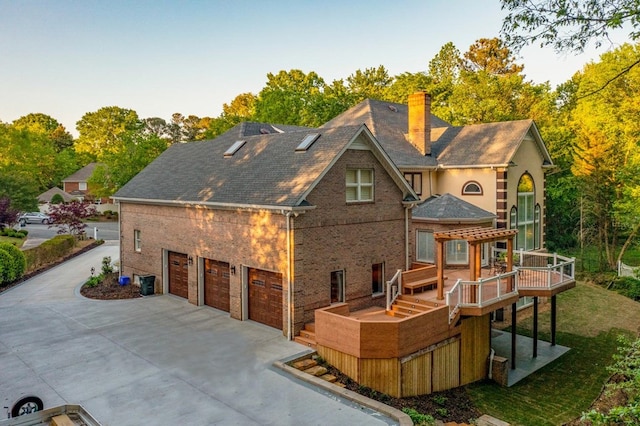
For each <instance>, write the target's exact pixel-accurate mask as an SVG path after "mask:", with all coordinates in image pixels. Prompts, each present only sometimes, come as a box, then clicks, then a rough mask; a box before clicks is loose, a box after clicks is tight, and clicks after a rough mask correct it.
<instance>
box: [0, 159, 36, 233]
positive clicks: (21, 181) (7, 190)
mask: <svg viewBox="0 0 640 426" xmlns="http://www.w3.org/2000/svg"><path fill="white" fill-rule="evenodd" d="M37 197H38V191H37V188H36V187H35V186H34V185H33V181H31V180H30V179H29V178H28V177H24V176H23V175H21V174H15V173H6V172H2V171H0V199H2V198H4V199H7V200H9V207H7V209H8V210H12V211H33V210H37V208H38V199H37ZM0 222H2V221H1V220H0ZM5 223H12V222H10V221H7V222H5Z"/></svg>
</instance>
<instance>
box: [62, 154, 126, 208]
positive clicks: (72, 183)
mask: <svg viewBox="0 0 640 426" xmlns="http://www.w3.org/2000/svg"><path fill="white" fill-rule="evenodd" d="M97 166H98V163H89V164H87V165H86V166H84V167H83V168H81V169H80V170H78V171H77V172H75V173H73V174H72V175H70V176H68V177H67V178H65V179H63V180H62V190H63V191H64V192H66V193H67V194H69V195H71V196H72V197H73V198H76V199H78V200H80V201H84V200H86V201H91V202H93V203H94V204H98V205H101V204H110V203H111V201H110V199H109V198H100V197H95V196H94V195H93V194H92V193H91V185H90V184H89V178H90V177H91V175H92V174H93V171H94V170H95V168H96V167H97ZM105 208H114V206H107V207H105ZM99 210H104V208H101V209H99Z"/></svg>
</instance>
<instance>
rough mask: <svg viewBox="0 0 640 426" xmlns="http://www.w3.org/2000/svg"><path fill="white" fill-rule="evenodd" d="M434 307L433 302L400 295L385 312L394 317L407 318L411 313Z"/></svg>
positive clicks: (414, 313) (418, 312) (425, 310)
mask: <svg viewBox="0 0 640 426" xmlns="http://www.w3.org/2000/svg"><path fill="white" fill-rule="evenodd" d="M434 307H435V305H434V304H433V302H428V301H426V300H421V299H418V298H416V297H413V296H410V295H400V296H398V298H397V299H396V300H395V301H394V302H393V305H391V310H388V311H387V312H386V314H387V315H389V316H392V317H396V318H408V317H410V316H412V315H416V314H421V313H423V312H427V311H430V310H431V309H433V308H434Z"/></svg>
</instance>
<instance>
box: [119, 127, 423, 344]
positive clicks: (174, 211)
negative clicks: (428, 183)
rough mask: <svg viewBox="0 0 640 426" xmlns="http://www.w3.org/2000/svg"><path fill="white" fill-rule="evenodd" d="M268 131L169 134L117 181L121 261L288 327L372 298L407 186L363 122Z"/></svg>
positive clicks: (404, 216)
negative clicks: (182, 138)
mask: <svg viewBox="0 0 640 426" xmlns="http://www.w3.org/2000/svg"><path fill="white" fill-rule="evenodd" d="M278 130H280V131H281V129H275V128H273V127H270V126H266V125H265V126H264V127H259V126H247V125H239V126H237V128H235V129H232V130H231V131H229V132H227V133H226V134H224V135H222V136H220V137H219V138H217V139H215V140H214V141H207V142H192V143H188V144H177V145H173V146H171V147H170V148H169V149H168V150H167V151H166V152H165V153H163V154H162V155H160V157H158V159H156V160H155V161H154V162H153V163H151V164H150V165H149V166H148V167H147V168H145V169H144V170H143V171H142V172H141V173H140V174H138V175H137V176H136V177H135V178H134V179H133V180H132V181H130V182H129V183H128V184H127V185H125V186H124V187H123V188H121V189H120V190H119V191H118V192H117V193H116V194H115V196H114V198H115V199H116V200H117V201H118V203H119V206H120V207H119V209H120V218H121V219H120V221H121V245H120V250H121V267H122V269H123V272H124V273H125V274H127V275H131V276H133V277H134V281H135V279H136V277H137V276H139V275H142V274H153V275H155V276H156V277H157V278H156V291H158V292H162V293H170V294H174V295H176V296H180V297H184V298H185V299H187V300H188V301H189V302H190V303H193V304H196V305H210V306H213V307H216V308H218V309H222V310H225V311H228V312H229V313H230V315H231V316H232V317H233V318H237V319H243V320H244V319H252V320H255V321H259V322H262V323H265V324H267V325H270V326H273V327H276V328H278V329H282V330H283V333H285V334H287V335H289V336H291V335H292V334H295V333H296V332H297V331H299V330H300V329H301V328H302V327H303V326H304V324H305V323H307V322H310V321H313V317H314V310H315V309H316V308H319V307H323V306H327V305H329V304H331V303H335V302H346V301H348V302H349V303H350V304H352V306H354V307H365V306H370V305H371V304H378V305H380V306H382V305H383V304H384V281H385V279H386V278H387V277H388V276H389V273H393V271H395V270H397V269H402V268H404V267H405V262H406V257H405V256H406V253H405V241H406V230H407V229H408V227H409V217H410V213H409V209H410V207H411V205H412V203H415V202H416V200H417V196H416V195H415V193H414V192H413V190H412V189H411V187H410V186H409V184H408V183H407V181H406V180H405V179H404V177H403V176H402V174H401V173H400V172H399V171H398V169H397V168H396V167H395V166H394V164H393V163H392V162H391V160H390V159H389V157H388V156H387V154H386V153H385V151H384V150H383V149H381V147H380V145H379V144H378V142H377V140H376V139H375V138H374V137H373V135H372V134H371V132H370V131H369V130H368V128H367V127H366V126H364V125H359V126H342V127H339V128H334V129H312V130H302V131H300V130H297V131H290V132H278ZM251 133H253V135H251ZM256 133H257V134H256Z"/></svg>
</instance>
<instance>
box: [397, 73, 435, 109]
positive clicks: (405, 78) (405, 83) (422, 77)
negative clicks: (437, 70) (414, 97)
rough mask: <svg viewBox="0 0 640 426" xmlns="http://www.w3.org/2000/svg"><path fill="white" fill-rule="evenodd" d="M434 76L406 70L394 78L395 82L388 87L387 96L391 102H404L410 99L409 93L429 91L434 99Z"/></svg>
mask: <svg viewBox="0 0 640 426" xmlns="http://www.w3.org/2000/svg"><path fill="white" fill-rule="evenodd" d="M434 86H435V85H434V83H433V78H432V77H431V76H429V75H427V74H426V73H425V72H417V73H410V72H404V73H402V74H399V75H396V76H395V77H394V78H393V83H391V85H390V86H389V88H388V89H387V95H386V98H387V100H389V101H390V102H396V103H399V104H403V103H406V102H407V99H409V95H410V94H412V93H416V92H419V91H427V92H429V93H430V94H431V96H432V104H433V103H434V101H433V97H434V95H433V93H432V92H433V87H434Z"/></svg>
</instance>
